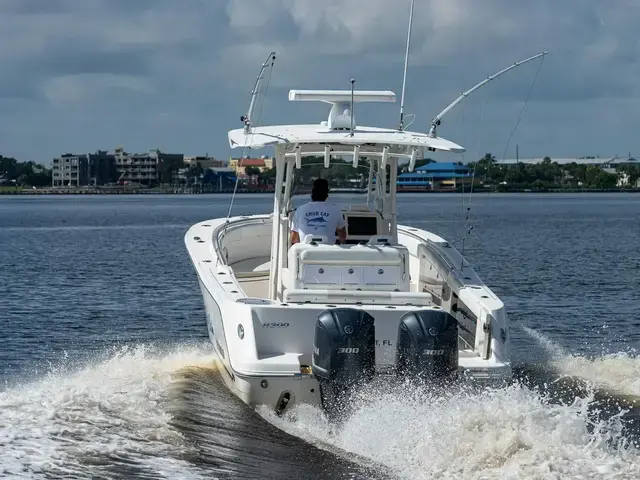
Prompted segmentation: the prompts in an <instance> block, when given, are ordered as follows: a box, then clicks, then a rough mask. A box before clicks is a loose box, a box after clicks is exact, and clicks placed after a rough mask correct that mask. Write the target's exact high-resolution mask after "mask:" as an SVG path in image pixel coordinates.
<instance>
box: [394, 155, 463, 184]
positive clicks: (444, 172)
mask: <svg viewBox="0 0 640 480" xmlns="http://www.w3.org/2000/svg"><path fill="white" fill-rule="evenodd" d="M472 173H473V172H472V171H471V169H470V168H469V167H468V166H467V165H463V164H462V163H455V162H430V163H427V164H426V165H422V166H421V167H417V168H416V169H414V171H413V172H407V173H402V174H400V175H398V181H397V185H398V190H417V191H419V190H426V189H444V188H451V189H455V188H456V187H457V186H459V185H461V184H469V183H471V180H472V176H473V175H472Z"/></svg>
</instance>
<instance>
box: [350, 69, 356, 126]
mask: <svg viewBox="0 0 640 480" xmlns="http://www.w3.org/2000/svg"><path fill="white" fill-rule="evenodd" d="M355 84H356V81H355V80H354V79H353V78H352V79H351V136H352V137H353V116H354V111H353V107H354V105H355V102H354V101H353V89H354V88H355Z"/></svg>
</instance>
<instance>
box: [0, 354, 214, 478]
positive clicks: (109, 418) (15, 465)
mask: <svg viewBox="0 0 640 480" xmlns="http://www.w3.org/2000/svg"><path fill="white" fill-rule="evenodd" d="M211 360H212V359H211V358H210V357H208V356H207V355H206V353H205V350H204V348H200V347H198V346H176V347H174V348H173V349H172V351H170V352H166V351H159V350H158V349H154V348H149V347H145V346H136V347H132V348H126V347H124V348H121V349H119V350H117V351H115V352H113V353H112V354H111V355H110V356H109V358H108V359H107V360H106V361H103V362H94V363H92V364H90V365H85V366H84V367H82V368H80V369H79V370H77V371H75V372H73V373H69V372H68V369H66V368H59V369H57V370H56V371H53V372H51V373H49V374H48V375H47V376H46V377H45V378H43V379H39V380H37V381H35V382H33V383H31V384H27V385H23V386H20V387H17V388H11V389H9V390H7V391H4V392H1V393H0V411H1V412H2V415H1V416H0V447H1V448H0V451H1V453H2V455H0V474H3V475H10V476H11V477H16V476H21V475H24V476H26V477H29V478H33V477H34V475H35V476H37V475H39V474H44V473H45V472H48V473H51V472H54V473H56V474H58V475H60V474H62V475H71V474H76V475H80V476H85V475H87V477H88V476H90V475H89V474H88V473H87V472H88V471H91V470H90V469H91V468H94V467H95V468H100V467H101V466H102V467H105V468H109V466H111V465H113V464H117V463H118V461H119V460H120V459H122V460H123V462H122V463H123V465H126V466H127V468H129V471H130V472H131V474H133V476H136V475H135V472H136V469H140V471H144V472H153V473H155V474H157V475H160V476H164V475H166V476H168V477H172V478H177V477H179V478H200V477H199V476H198V475H197V474H196V473H191V472H190V471H189V469H188V468H187V467H188V464H187V462H183V461H181V460H180V459H179V454H180V453H181V452H183V451H186V450H187V449H188V447H187V446H185V445H183V442H182V438H181V436H180V434H179V433H177V432H176V431H175V429H173V428H171V427H170V425H169V420H170V418H169V416H168V414H167V413H166V411H165V409H164V406H165V402H166V400H165V399H164V398H163V395H164V394H165V393H166V391H167V389H168V387H169V385H170V382H171V373H172V372H174V371H176V370H178V369H180V368H182V367H184V366H186V365H202V364H210V362H211ZM107 476H108V475H107ZM87 477H85V478H87Z"/></svg>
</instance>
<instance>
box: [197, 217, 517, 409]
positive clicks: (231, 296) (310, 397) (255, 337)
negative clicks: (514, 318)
mask: <svg viewBox="0 0 640 480" xmlns="http://www.w3.org/2000/svg"><path fill="white" fill-rule="evenodd" d="M225 225H227V226H225ZM243 225H247V227H246V231H245V232H244V233H243V231H242V228H244V227H243ZM227 228H228V232H227V230H226V229H227ZM270 228H271V225H270V219H268V218H266V217H265V216H264V215H263V216H259V215H256V216H246V217H237V218H231V219H230V221H229V223H228V224H227V223H226V219H214V220H209V221H206V222H202V223H200V224H196V225H194V226H193V227H192V228H191V229H190V230H189V232H187V234H186V236H185V243H186V246H187V250H188V253H189V256H190V258H191V260H192V263H193V266H194V268H195V271H196V273H197V280H198V284H199V287H200V291H201V294H202V298H203V303H204V307H205V312H206V325H207V331H208V335H209V338H210V339H211V343H212V345H213V351H214V354H215V358H216V363H217V366H218V369H219V371H220V373H221V375H222V377H223V379H224V381H225V384H226V386H227V388H229V390H230V391H231V392H232V393H234V394H235V395H236V396H237V397H238V398H240V399H241V400H242V401H243V402H245V403H246V404H248V405H251V406H258V405H265V406H268V407H269V408H271V409H274V410H275V411H276V412H284V411H286V410H287V409H290V408H292V407H293V406H294V405H298V404H309V405H314V406H318V407H324V405H323V401H322V395H321V383H320V382H319V381H318V379H317V378H316V377H315V376H314V375H313V374H312V368H311V366H312V356H313V352H314V348H315V345H314V342H315V340H314V339H315V334H316V326H317V323H318V317H319V315H321V313H322V312H323V311H326V310H327V309H333V308H336V307H337V306H338V307H340V308H348V309H354V310H364V311H366V312H367V313H369V314H370V315H371V316H372V317H373V318H374V319H375V373H376V378H389V377H390V376H391V380H393V379H394V378H393V376H394V375H395V374H396V356H397V342H398V340H399V333H398V332H399V327H400V323H401V321H402V319H403V318H406V315H407V314H410V313H412V312H420V311H425V310H429V311H440V312H447V313H448V314H450V315H453V316H454V317H455V318H456V320H457V323H458V325H459V326H460V329H463V330H464V331H463V330H461V331H460V341H459V351H458V352H457V353H458V354H459V359H458V369H457V372H456V374H457V375H456V376H457V377H458V378H460V379H462V380H464V381H466V380H472V381H474V382H480V383H481V384H483V385H486V384H496V382H497V383H502V382H504V381H505V380H508V379H510V378H511V365H510V361H509V349H510V332H509V328H508V320H507V317H506V313H505V311H504V306H503V304H502V302H500V301H499V299H498V298H497V297H496V296H495V295H494V294H493V292H491V291H490V290H489V289H488V288H487V287H486V286H485V285H484V284H482V282H481V281H480V280H479V279H478V278H477V276H476V275H475V273H474V272H473V270H472V269H471V268H470V267H467V268H466V269H465V271H464V276H460V275H459V274H458V273H457V272H456V271H455V269H454V268H453V267H452V265H454V264H460V262H461V257H458V256H456V255H459V254H458V253H457V252H456V251H455V249H453V247H450V246H449V245H448V244H446V242H444V240H442V239H439V237H435V236H433V235H432V234H429V233H428V232H425V231H422V230H419V229H415V228H410V227H401V226H399V237H400V238H402V244H403V245H405V246H406V247H407V248H408V251H409V252H410V255H411V257H412V259H411V264H410V270H411V271H410V274H411V277H412V279H413V280H412V282H414V283H412V285H411V290H410V293H409V296H408V297H407V298H418V297H419V296H420V295H419V292H424V295H425V298H431V299H432V301H429V302H422V303H420V302H418V303H415V304H412V303H408V304H402V303H396V304H388V303H385V302H384V301H380V300H379V299H376V300H375V301H374V302H373V303H370V302H366V301H364V302H362V301H361V302H349V301H347V300H345V298H346V297H345V298H342V299H338V298H337V297H336V295H337V296H339V294H333V295H334V297H333V298H334V299H335V300H337V303H339V305H337V303H336V302H329V301H327V300H324V299H323V297H322V295H321V294H320V293H318V295H319V296H318V298H315V299H314V298H313V296H314V295H315V293H314V291H313V290H309V291H302V295H310V296H311V297H310V300H306V301H295V302H289V303H286V302H283V301H279V300H269V299H268V298H267V295H266V293H264V292H266V288H264V286H265V285H267V283H268V278H269V270H268V267H266V268H267V270H265V269H264V265H262V263H264V258H263V254H264V252H260V251H258V250H259V249H260V248H261V246H260V245H261V244H262V243H266V237H267V235H268V232H269V231H270ZM221 229H225V230H224V232H226V233H225V234H226V235H227V237H228V239H233V243H231V242H230V241H229V243H227V244H224V243H222V244H221V245H220V241H219V239H220V236H221V231H222V230H221ZM404 232H406V233H404ZM245 238H246V240H245ZM260 238H262V240H261V239H260ZM431 239H435V241H432V240H431ZM216 242H218V244H216ZM231 246H233V248H234V249H235V250H232V249H231V248H228V247H231ZM263 248H264V250H265V251H268V249H269V245H268V244H267V245H266V246H264V247H263ZM242 252H245V256H248V257H251V258H246V259H245V258H241V257H240V256H239V255H240V253H242ZM247 252H248V253H247ZM267 258H268V257H267ZM240 265H242V269H241V268H240V267H239V266H240ZM248 266H250V267H248ZM234 268H236V270H234ZM246 268H251V269H252V271H249V272H247V271H246ZM239 272H245V273H242V274H240V273H239ZM434 272H437V273H434ZM418 279H419V281H418ZM251 282H255V283H256V284H258V283H260V282H264V285H263V290H261V292H262V294H259V293H258V290H253V294H252V293H251V291H252V290H251V289H255V286H251V285H253V284H252V283H251ZM304 292H307V293H304ZM411 295H413V297H411ZM416 295H417V296H416ZM380 298H383V297H380ZM389 298H391V297H389ZM487 322H490V324H491V325H492V328H493V330H491V331H487V332H484V327H483V325H486V324H487ZM463 335H466V337H467V338H466V339H463V338H462V337H463ZM482 335H484V338H481V336H482ZM322 385H325V386H326V384H325V383H322Z"/></svg>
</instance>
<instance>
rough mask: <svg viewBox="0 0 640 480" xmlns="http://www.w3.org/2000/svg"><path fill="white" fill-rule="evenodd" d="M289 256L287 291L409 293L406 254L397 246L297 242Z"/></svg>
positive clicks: (406, 251)
mask: <svg viewBox="0 0 640 480" xmlns="http://www.w3.org/2000/svg"><path fill="white" fill-rule="evenodd" d="M288 256H289V258H288V260H289V263H288V265H289V282H287V287H288V288H292V289H305V288H306V289H321V290H324V289H329V290H332V289H333V290H378V291H385V290H387V291H404V292H408V291H409V290H410V288H409V252H408V250H407V249H406V248H405V247H403V246H400V245H394V246H389V245H329V244H313V243H310V244H307V243H297V244H295V245H293V246H292V247H291V248H290V249H289V255H288Z"/></svg>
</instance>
